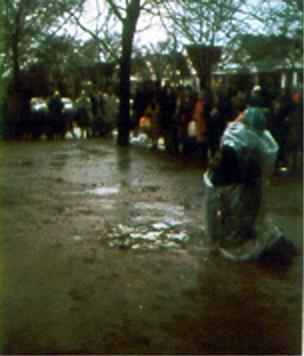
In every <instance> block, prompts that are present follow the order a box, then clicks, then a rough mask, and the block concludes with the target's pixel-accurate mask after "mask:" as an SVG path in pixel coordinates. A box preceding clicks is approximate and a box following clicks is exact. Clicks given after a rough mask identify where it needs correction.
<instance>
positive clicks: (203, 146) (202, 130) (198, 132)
mask: <svg viewBox="0 0 304 356" xmlns="http://www.w3.org/2000/svg"><path fill="white" fill-rule="evenodd" d="M208 105H209V98H208V94H207V92H206V90H202V91H201V92H200V94H199V95H198V97H197V99H196V101H195V104H194V109H193V115H192V121H191V123H190V125H191V124H194V131H195V136H194V137H195V146H196V148H197V149H198V151H199V154H200V157H201V158H202V159H203V160H204V161H205V160H207V154H208V146H207V136H206V127H207V120H208V114H209V112H208V111H209V106H208ZM189 131H191V130H188V134H189Z"/></svg>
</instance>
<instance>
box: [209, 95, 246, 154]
mask: <svg viewBox="0 0 304 356" xmlns="http://www.w3.org/2000/svg"><path fill="white" fill-rule="evenodd" d="M220 107H221V103H220V97H219V96H218V95H216V94H215V95H214V99H213V105H212V110H211V112H210V116H209V118H208V121H207V125H206V136H207V142H208V150H209V152H210V156H211V158H213V157H214V156H215V154H216V152H217V151H218V150H219V146H220V139H221V136H222V134H223V132H224V129H225V125H226V124H225V122H224V119H223V114H222V113H221V111H220ZM244 109H245V107H244V108H243V110H244Z"/></svg>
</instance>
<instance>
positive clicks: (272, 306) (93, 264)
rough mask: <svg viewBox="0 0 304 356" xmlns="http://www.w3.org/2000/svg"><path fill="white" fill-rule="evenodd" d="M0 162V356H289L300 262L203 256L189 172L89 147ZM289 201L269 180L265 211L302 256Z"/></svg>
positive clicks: (297, 217)
mask: <svg viewBox="0 0 304 356" xmlns="http://www.w3.org/2000/svg"><path fill="white" fill-rule="evenodd" d="M4 149H5V151H4V154H3V155H2V156H1V155H0V163H1V165H0V166H1V169H0V209H1V214H0V228H2V230H3V232H4V233H3V234H1V235H0V243H1V250H0V253H2V252H3V255H4V256H3V257H4V261H5V262H4V265H3V266H4V267H5V273H4V276H3V275H1V273H0V287H1V286H3V287H4V293H1V296H2V300H3V304H2V305H3V310H4V312H5V322H6V325H5V330H4V331H5V332H4V333H3V334H2V335H3V350H4V351H5V352H3V353H4V354H218V355H219V354H299V350H300V341H301V329H300V328H301V313H302V311H301V300H302V299H301V298H302V294H301V290H302V289H301V286H302V278H301V276H302V259H301V257H300V256H297V258H296V259H295V261H294V263H293V264H292V265H291V266H288V267H285V268H284V269H282V267H281V266H276V265H270V266H265V265H260V264H259V265H257V264H232V263H228V262H227V261H224V260H221V259H219V258H218V256H216V255H214V254H212V253H210V249H209V247H208V246H207V244H206V242H205V239H204V229H203V227H204V220H203V215H204V214H203V209H204V205H203V203H204V194H205V192H204V188H203V185H202V176H203V168H202V165H201V163H200V162H197V161H195V162H192V161H190V160H186V159H183V158H181V157H179V158H178V159H177V158H174V157H171V156H168V155H167V154H165V153H163V152H161V153H159V152H153V153H152V152H151V151H150V150H143V149H141V148H137V147H132V149H123V148H117V147H116V146H113V145H112V146H111V145H110V144H106V143H104V142H100V141H98V142H94V141H93V140H92V141H90V140H87V141H83V142H79V141H76V142H71V141H69V142H65V143H61V142H52V143H48V142H40V143H37V144H32V143H30V144H20V145H14V144H8V145H5V147H4ZM299 189H301V183H299V181H296V180H292V179H291V178H290V179H289V178H288V177H284V178H282V177H280V178H277V179H276V180H275V181H273V182H272V185H271V186H270V187H269V191H268V193H269V196H270V200H269V204H268V206H267V208H268V211H269V213H270V214H271V217H272V218H273V219H274V220H275V222H276V223H277V224H278V226H280V227H281V226H282V227H284V229H285V232H286V235H287V237H289V238H291V239H292V240H293V241H294V242H295V243H296V245H297V246H298V249H299V251H301V252H302V220H303V219H302V213H301V198H300V197H301V196H302V193H301V194H299ZM282 202H283V204H282ZM1 257H2V255H1ZM3 266H2V265H0V268H1V267H3ZM2 282H3V283H2ZM0 311H1V310H0ZM0 323H1V320H0ZM0 326H1V325H0ZM2 335H1V331H0V349H1V346H2V345H1V341H2V340H1V337H2ZM0 351H1V350H0Z"/></svg>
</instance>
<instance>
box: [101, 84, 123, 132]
mask: <svg viewBox="0 0 304 356" xmlns="http://www.w3.org/2000/svg"><path fill="white" fill-rule="evenodd" d="M103 99H104V105H105V108H104V111H105V115H104V121H103V122H104V125H105V135H106V136H111V135H112V131H113V129H114V128H115V126H116V124H117V117H118V111H119V107H118V102H119V101H118V98H117V97H116V95H115V94H114V92H113V90H112V89H109V90H108V93H105V94H104V95H103Z"/></svg>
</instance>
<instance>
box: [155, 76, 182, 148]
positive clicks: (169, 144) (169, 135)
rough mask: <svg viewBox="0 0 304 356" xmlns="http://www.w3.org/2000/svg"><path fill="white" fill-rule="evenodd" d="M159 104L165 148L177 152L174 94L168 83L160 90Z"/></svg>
mask: <svg viewBox="0 0 304 356" xmlns="http://www.w3.org/2000/svg"><path fill="white" fill-rule="evenodd" d="M159 104H160V118H159V119H160V130H161V132H162V134H163V135H164V141H165V147H166V150H167V151H168V152H173V153H175V154H177V152H178V138H177V122H176V95H175V92H174V90H173V88H172V87H171V86H170V84H169V83H166V85H165V86H164V88H163V89H162V90H161V92H160V98H159Z"/></svg>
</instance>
